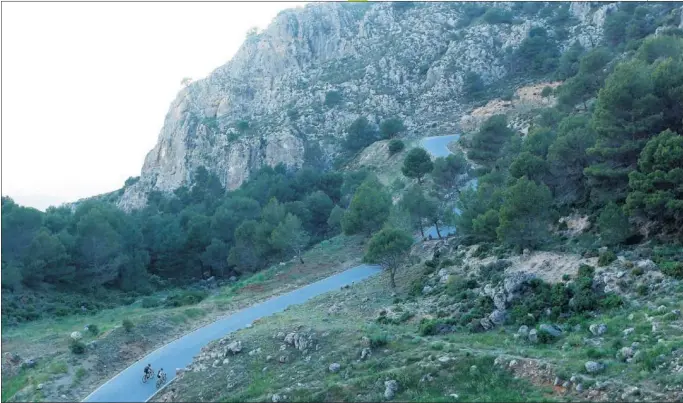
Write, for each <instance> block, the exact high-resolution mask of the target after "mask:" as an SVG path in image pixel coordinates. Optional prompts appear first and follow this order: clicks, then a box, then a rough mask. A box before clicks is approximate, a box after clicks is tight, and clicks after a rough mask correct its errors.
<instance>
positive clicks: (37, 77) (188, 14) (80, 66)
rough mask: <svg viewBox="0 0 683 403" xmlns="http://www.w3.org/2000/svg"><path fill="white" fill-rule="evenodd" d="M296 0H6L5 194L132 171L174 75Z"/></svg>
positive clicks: (119, 181) (67, 195) (219, 53)
mask: <svg viewBox="0 0 683 403" xmlns="http://www.w3.org/2000/svg"><path fill="white" fill-rule="evenodd" d="M303 5H304V4H302V3H274V2H273V3H3V4H2V194H3V195H7V196H10V197H12V198H13V199H14V200H15V201H16V202H18V203H19V204H23V205H28V206H32V207H36V208H39V209H44V208H46V207H47V206H48V205H57V204H60V203H62V202H68V201H75V200H77V199H80V198H83V197H88V196H92V195H96V194H100V193H105V192H109V191H112V190H115V189H118V188H120V187H122V186H123V183H124V181H125V180H126V179H127V178H128V177H130V176H137V175H139V174H140V168H141V167H142V163H143V161H144V157H145V155H146V154H147V152H148V151H149V150H150V149H152V147H153V146H154V144H155V143H156V139H157V136H158V134H159V131H160V129H161V126H162V124H163V120H164V116H165V115H166V112H167V109H168V107H169V105H170V103H171V101H172V100H173V99H174V98H175V95H176V93H177V91H178V90H179V89H180V88H181V86H180V80H181V79H182V78H183V77H186V76H187V77H192V78H193V79H198V78H202V77H205V76H206V75H208V74H209V73H210V72H211V71H212V70H213V69H215V68H216V67H219V66H220V65H222V64H224V63H225V62H227V61H228V60H229V59H230V58H231V57H232V56H233V55H234V54H235V52H236V51H237V49H238V48H239V46H240V45H241V44H242V41H243V40H244V38H245V34H246V32H247V30H248V29H249V28H251V27H253V26H257V27H259V28H260V29H263V28H265V27H266V26H267V25H268V24H269V23H270V21H271V20H272V19H273V18H274V17H275V16H276V15H277V13H278V12H279V11H281V10H283V9H286V8H291V7H295V6H303Z"/></svg>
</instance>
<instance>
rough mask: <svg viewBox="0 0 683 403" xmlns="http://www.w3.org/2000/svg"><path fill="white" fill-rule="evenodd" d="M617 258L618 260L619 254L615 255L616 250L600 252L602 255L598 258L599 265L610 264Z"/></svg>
mask: <svg viewBox="0 0 683 403" xmlns="http://www.w3.org/2000/svg"><path fill="white" fill-rule="evenodd" d="M615 260H617V255H615V254H614V252H612V251H611V250H608V251H606V252H603V253H601V254H600V257H599V258H598V266H600V267H604V266H608V265H609V264H610V263H612V262H614V261H615Z"/></svg>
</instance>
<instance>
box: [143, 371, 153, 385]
mask: <svg viewBox="0 0 683 403" xmlns="http://www.w3.org/2000/svg"><path fill="white" fill-rule="evenodd" d="M153 375H154V371H149V372H148V373H145V374H144V375H142V383H147V381H149V380H150V379H152V376H153Z"/></svg>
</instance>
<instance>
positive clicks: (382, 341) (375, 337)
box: [370, 332, 389, 348]
mask: <svg viewBox="0 0 683 403" xmlns="http://www.w3.org/2000/svg"><path fill="white" fill-rule="evenodd" d="M387 344H389V335H388V334H387V333H386V332H381V333H375V334H371V335H370V347H372V348H378V347H383V346H386V345H387Z"/></svg>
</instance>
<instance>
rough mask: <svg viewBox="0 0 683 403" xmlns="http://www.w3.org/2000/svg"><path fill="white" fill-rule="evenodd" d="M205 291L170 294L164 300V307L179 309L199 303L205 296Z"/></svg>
mask: <svg viewBox="0 0 683 403" xmlns="http://www.w3.org/2000/svg"><path fill="white" fill-rule="evenodd" d="M207 295H208V294H207V292H206V291H200V290H186V291H180V292H177V293H175V294H171V295H169V296H168V298H166V302H165V305H166V306H168V307H179V306H185V305H194V304H198V303H199V302H201V301H202V300H203V299H204V298H206V296H207Z"/></svg>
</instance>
